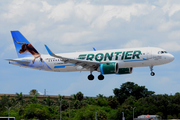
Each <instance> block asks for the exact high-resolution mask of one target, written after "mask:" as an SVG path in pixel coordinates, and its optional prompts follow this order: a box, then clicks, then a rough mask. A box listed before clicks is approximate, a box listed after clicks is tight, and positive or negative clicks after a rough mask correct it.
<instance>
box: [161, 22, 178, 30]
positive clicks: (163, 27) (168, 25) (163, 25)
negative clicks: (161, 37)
mask: <svg viewBox="0 0 180 120" xmlns="http://www.w3.org/2000/svg"><path fill="white" fill-rule="evenodd" d="M176 27H180V22H175V21H167V22H165V21H162V23H161V24H160V25H159V26H158V31H160V32H166V31H170V30H172V29H173V28H176Z"/></svg>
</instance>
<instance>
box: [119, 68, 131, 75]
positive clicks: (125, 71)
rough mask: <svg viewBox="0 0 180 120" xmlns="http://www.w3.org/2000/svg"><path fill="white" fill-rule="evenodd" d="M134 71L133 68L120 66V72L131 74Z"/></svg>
mask: <svg viewBox="0 0 180 120" xmlns="http://www.w3.org/2000/svg"><path fill="white" fill-rule="evenodd" d="M132 71H133V68H132V67H131V68H119V71H118V74H120V75H121V74H131V73H132Z"/></svg>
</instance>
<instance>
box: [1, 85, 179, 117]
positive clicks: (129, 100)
mask: <svg viewBox="0 0 180 120" xmlns="http://www.w3.org/2000/svg"><path fill="white" fill-rule="evenodd" d="M113 92H114V94H115V96H109V97H105V96H103V95H102V94H99V95H97V98H96V99H94V98H89V97H86V98H84V97H83V94H82V93H81V92H78V93H77V94H73V95H72V98H71V99H69V100H68V101H67V100H65V99H64V96H61V95H59V96H58V98H56V99H54V100H52V99H51V98H50V97H47V98H46V99H44V100H38V99H37V95H34V96H33V97H29V99H28V100H25V97H24V96H23V95H22V92H21V93H20V94H18V93H16V97H15V98H12V99H10V97H9V96H6V95H4V96H2V97H1V99H0V116H8V110H7V108H11V109H10V116H13V117H16V119H59V118H60V101H61V113H62V118H63V119H69V102H70V116H71V119H72V120H79V119H86V120H89V119H95V113H96V112H97V118H98V119H122V112H124V115H125V118H126V120H132V115H133V108H134V107H135V109H134V115H135V118H136V117H137V116H138V115H142V114H144V115H146V114H150V115H159V116H161V118H162V119H167V118H168V119H178V118H180V93H176V94H175V95H167V94H164V95H154V92H152V91H148V90H147V89H146V88H145V87H144V86H138V85H137V84H134V83H131V82H127V83H124V84H122V86H121V88H120V89H118V88H115V89H114V90H113ZM123 92H124V93H123ZM120 95H121V96H120ZM120 98H122V100H120ZM122 101H123V102H122Z"/></svg>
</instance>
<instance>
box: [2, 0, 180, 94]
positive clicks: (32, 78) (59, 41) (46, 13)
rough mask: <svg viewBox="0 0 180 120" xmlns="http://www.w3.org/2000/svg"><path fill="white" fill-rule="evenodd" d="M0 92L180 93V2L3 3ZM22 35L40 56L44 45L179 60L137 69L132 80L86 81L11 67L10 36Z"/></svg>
mask: <svg viewBox="0 0 180 120" xmlns="http://www.w3.org/2000/svg"><path fill="white" fill-rule="evenodd" d="M0 18H1V19H0V36H1V37H0V38H1V39H0V41H1V44H0V50H1V52H0V66H1V67H0V93H8V94H15V93H16V92H18V93H20V92H23V94H29V91H30V90H32V89H37V90H38V91H39V92H40V93H43V92H44V89H46V90H47V94H49V95H58V94H61V95H66V96H69V95H72V94H76V93H77V92H79V91H81V92H82V93H83V94H84V96H96V95H98V94H103V95H105V96H110V95H113V89H114V88H119V87H120V85H121V84H122V83H125V82H127V81H131V82H134V83H136V84H138V85H141V86H146V88H148V89H149V90H152V91H155V93H156V94H171V93H172V94H175V93H176V92H180V87H179V86H180V70H179V68H180V64H179V59H180V55H179V52H180V40H179V39H180V1H179V0H173V1H172V0H136V1H132V0H126V1H124V0H112V1H107V0H96V1H91V0H61V1H59V0H54V1H51V0H39V1H37V0H9V1H0ZM11 30H19V31H20V32H21V33H22V34H23V35H24V36H25V37H26V38H27V39H28V40H29V42H30V43H32V44H33V46H34V47H35V48H36V49H37V50H38V52H39V53H41V54H47V51H46V49H45V47H44V44H47V45H48V46H49V47H50V48H51V49H52V50H53V51H54V52H55V53H66V52H75V51H92V50H93V49H92V47H95V48H96V49H97V50H105V49H120V48H131V47H147V46H151V47H160V48H163V49H165V50H167V51H168V52H170V53H171V54H173V55H174V56H175V60H174V61H173V62H171V63H169V64H166V65H162V66H155V67H154V72H155V73H156V75H155V76H154V77H152V76H150V69H149V68H148V67H143V68H134V70H133V73H132V74H130V75H119V76H118V75H106V76H105V80H103V81H99V80H98V79H97V76H98V75H99V73H97V72H94V73H93V74H94V76H95V80H93V81H89V80H87V76H88V75H89V72H81V73H80V72H69V73H60V72H47V71H39V70H34V69H28V68H23V67H18V66H13V65H9V64H8V62H7V61H5V60H4V59H9V58H17V53H16V50H15V47H14V44H13V40H12V37H11V34H10V31H11Z"/></svg>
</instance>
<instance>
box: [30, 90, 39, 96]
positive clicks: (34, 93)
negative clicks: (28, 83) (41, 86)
mask: <svg viewBox="0 0 180 120" xmlns="http://www.w3.org/2000/svg"><path fill="white" fill-rule="evenodd" d="M29 95H39V93H38V91H37V90H36V89H32V90H31V91H30V92H29Z"/></svg>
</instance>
